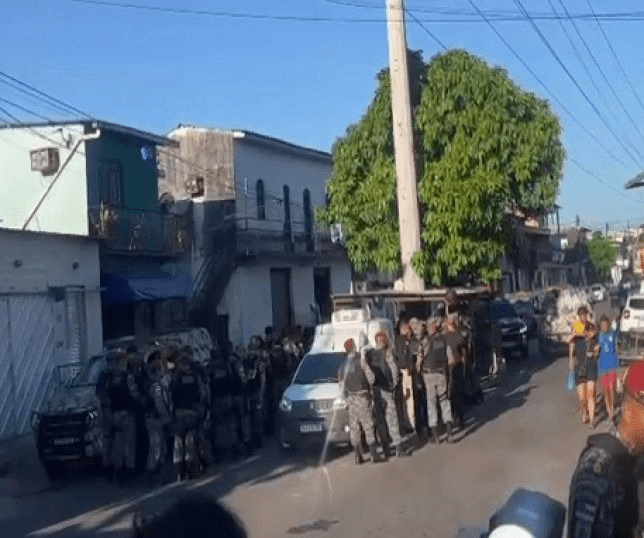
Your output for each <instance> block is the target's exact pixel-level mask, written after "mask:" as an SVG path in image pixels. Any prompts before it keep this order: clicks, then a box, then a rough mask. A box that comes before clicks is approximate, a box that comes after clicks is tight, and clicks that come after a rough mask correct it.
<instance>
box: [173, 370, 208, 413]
mask: <svg viewBox="0 0 644 538" xmlns="http://www.w3.org/2000/svg"><path fill="white" fill-rule="evenodd" d="M198 376H199V374H198V372H197V371H196V369H195V368H193V367H190V368H188V369H185V370H183V369H180V370H178V371H177V372H176V373H175V376H174V382H173V387H172V401H173V403H174V407H175V408H177V409H185V408H192V407H194V406H196V405H199V404H200V403H201V394H200V393H199V380H198Z"/></svg>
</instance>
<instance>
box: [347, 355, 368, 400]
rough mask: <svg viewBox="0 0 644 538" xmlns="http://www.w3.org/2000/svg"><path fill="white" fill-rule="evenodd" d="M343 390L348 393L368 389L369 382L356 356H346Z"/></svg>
mask: <svg viewBox="0 0 644 538" xmlns="http://www.w3.org/2000/svg"><path fill="white" fill-rule="evenodd" d="M344 390H346V391H347V392H349V393H351V392H361V391H365V390H369V383H368V382H367V377H366V376H365V374H364V371H363V370H362V366H361V365H360V357H358V356H355V357H353V358H347V362H346V364H345V366H344Z"/></svg>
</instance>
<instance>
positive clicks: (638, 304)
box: [628, 297, 644, 310]
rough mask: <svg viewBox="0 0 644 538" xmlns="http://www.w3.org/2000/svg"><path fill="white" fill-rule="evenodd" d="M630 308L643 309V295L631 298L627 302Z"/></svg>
mask: <svg viewBox="0 0 644 538" xmlns="http://www.w3.org/2000/svg"><path fill="white" fill-rule="evenodd" d="M628 306H629V307H630V308H634V309H635V310H644V297H638V298H637V299H631V300H630V302H629V303H628Z"/></svg>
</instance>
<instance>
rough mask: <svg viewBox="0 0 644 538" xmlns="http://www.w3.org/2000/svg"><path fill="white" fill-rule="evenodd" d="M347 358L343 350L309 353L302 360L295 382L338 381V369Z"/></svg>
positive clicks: (299, 383) (305, 383)
mask: <svg viewBox="0 0 644 538" xmlns="http://www.w3.org/2000/svg"><path fill="white" fill-rule="evenodd" d="M345 359H346V354H345V353H341V352H334V353H314V354H311V355H307V356H306V357H304V359H303V360H302V364H301V365H300V368H299V369H298V371H297V375H296V376H295V379H294V380H293V383H296V384H298V385H312V384H315V383H337V381H338V370H339V369H340V366H342V364H344V361H345Z"/></svg>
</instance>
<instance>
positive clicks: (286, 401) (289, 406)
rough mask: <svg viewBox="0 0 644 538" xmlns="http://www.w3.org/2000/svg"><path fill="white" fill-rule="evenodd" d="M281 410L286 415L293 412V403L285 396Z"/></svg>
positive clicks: (281, 403)
mask: <svg viewBox="0 0 644 538" xmlns="http://www.w3.org/2000/svg"><path fill="white" fill-rule="evenodd" d="M280 409H281V410H282V411H284V412H285V413H290V412H291V411H292V410H293V402H292V401H291V400H290V398H288V397H287V396H283V397H282V399H281V401H280Z"/></svg>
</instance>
